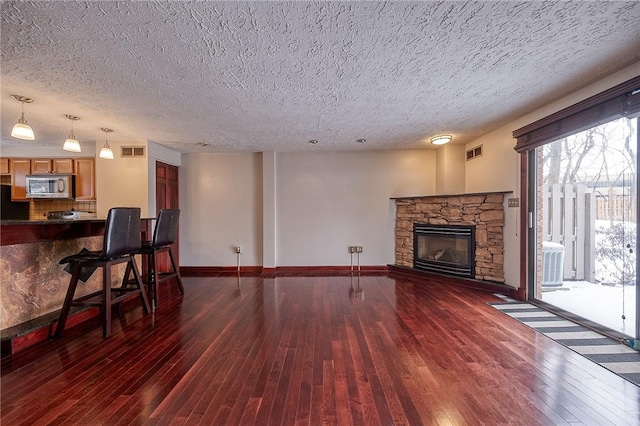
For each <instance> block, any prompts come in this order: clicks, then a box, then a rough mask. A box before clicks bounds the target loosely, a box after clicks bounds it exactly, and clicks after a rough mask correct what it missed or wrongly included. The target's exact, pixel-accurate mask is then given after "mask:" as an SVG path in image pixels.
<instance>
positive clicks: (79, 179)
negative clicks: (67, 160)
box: [74, 158, 96, 201]
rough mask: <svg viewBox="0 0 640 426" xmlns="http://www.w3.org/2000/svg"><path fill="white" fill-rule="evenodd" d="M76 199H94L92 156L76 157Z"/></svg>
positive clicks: (94, 184) (94, 182)
mask: <svg viewBox="0 0 640 426" xmlns="http://www.w3.org/2000/svg"><path fill="white" fill-rule="evenodd" d="M74 163H75V171H76V200H78V201H86V200H95V199H96V172H95V160H94V159H93V158H76V159H75V160H74Z"/></svg>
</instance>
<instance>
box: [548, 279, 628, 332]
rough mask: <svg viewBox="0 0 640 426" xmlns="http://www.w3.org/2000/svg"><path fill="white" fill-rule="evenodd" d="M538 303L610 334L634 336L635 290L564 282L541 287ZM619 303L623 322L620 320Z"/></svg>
mask: <svg viewBox="0 0 640 426" xmlns="http://www.w3.org/2000/svg"><path fill="white" fill-rule="evenodd" d="M623 293H624V298H623ZM542 300H543V301H544V302H546V303H551V304H552V305H555V306H557V307H559V308H561V309H564V310H566V311H569V312H571V313H574V314H576V315H580V316H581V317H583V318H586V319H588V320H590V321H593V322H596V323H598V324H602V325H604V326H605V327H608V328H610V329H612V330H615V331H619V332H622V333H624V334H626V335H629V336H635V324H636V287H635V286H624V289H623V286H621V285H617V286H615V287H611V286H606V285H600V284H593V283H590V282H588V281H565V282H563V284H562V287H555V288H547V287H545V288H544V291H543V292H542ZM623 300H624V314H625V316H626V319H625V320H623V319H622V312H623V308H622V305H623Z"/></svg>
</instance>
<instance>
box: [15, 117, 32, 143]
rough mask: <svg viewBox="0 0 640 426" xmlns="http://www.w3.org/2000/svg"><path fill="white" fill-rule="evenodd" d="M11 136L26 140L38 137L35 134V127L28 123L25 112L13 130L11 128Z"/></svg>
mask: <svg viewBox="0 0 640 426" xmlns="http://www.w3.org/2000/svg"><path fill="white" fill-rule="evenodd" d="M11 136H12V137H14V138H16V139H22V140H25V141H33V140H35V139H36V136H35V135H34V134H33V129H32V128H31V126H29V125H28V124H27V121H26V120H25V119H24V114H23V115H22V117H21V118H19V119H18V122H17V123H16V124H15V126H13V130H11Z"/></svg>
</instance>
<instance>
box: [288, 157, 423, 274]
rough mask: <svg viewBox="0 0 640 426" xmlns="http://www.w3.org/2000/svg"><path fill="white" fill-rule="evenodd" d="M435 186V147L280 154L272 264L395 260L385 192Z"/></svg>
mask: <svg viewBox="0 0 640 426" xmlns="http://www.w3.org/2000/svg"><path fill="white" fill-rule="evenodd" d="M434 191H435V152H434V151H369V152H322V153H279V154H278V167H277V197H278V198H277V206H278V215H277V242H276V244H277V253H278V254H277V258H278V266H322V265H325V266H332V265H349V264H350V255H349V253H348V252H347V247H348V246H350V245H359V246H363V253H362V254H361V255H360V263H361V265H386V264H389V263H393V262H394V235H393V234H394V227H395V204H394V202H393V200H390V199H389V198H390V197H400V196H411V195H431V194H433V193H434Z"/></svg>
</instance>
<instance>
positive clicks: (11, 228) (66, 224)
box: [0, 219, 153, 355]
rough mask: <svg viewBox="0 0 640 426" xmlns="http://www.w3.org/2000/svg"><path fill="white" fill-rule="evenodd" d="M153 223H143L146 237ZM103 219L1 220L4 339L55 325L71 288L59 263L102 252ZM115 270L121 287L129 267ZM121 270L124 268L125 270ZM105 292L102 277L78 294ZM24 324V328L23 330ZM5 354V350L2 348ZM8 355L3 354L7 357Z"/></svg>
mask: <svg viewBox="0 0 640 426" xmlns="http://www.w3.org/2000/svg"><path fill="white" fill-rule="evenodd" d="M151 220H153V219H143V220H142V229H143V233H142V234H143V235H142V238H143V239H144V238H145V237H146V235H149V234H148V232H149V229H150V224H151ZM104 227H105V219H78V220H2V221H0V294H1V296H2V297H1V298H0V330H1V332H2V337H3V339H6V338H7V336H8V335H12V334H16V333H17V332H16V331H15V330H20V329H21V328H24V329H25V330H26V331H28V330H29V329H33V328H35V327H38V326H40V325H41V324H40V323H49V324H50V323H51V321H52V319H51V318H52V317H56V313H57V311H58V310H59V309H60V308H61V307H62V303H63V301H64V297H65V295H66V291H67V286H68V285H69V279H70V275H69V273H68V272H66V271H65V270H64V269H65V267H66V266H67V265H60V264H59V263H58V262H59V261H60V259H62V258H63V257H65V256H68V255H71V254H74V253H77V252H79V251H80V250H82V249H83V248H86V249H88V250H100V249H102V235H103V233H104ZM120 266H121V268H120V267H117V268H114V272H113V276H112V282H114V283H115V282H117V283H119V282H120V280H121V279H122V275H123V273H124V267H125V265H124V264H123V265H120ZM121 269H122V270H121ZM101 288H102V280H101V274H93V275H92V276H91V277H90V278H89V279H88V280H87V281H86V283H84V284H81V285H79V286H78V289H77V292H76V296H78V297H79V296H82V295H85V294H90V293H93V292H96V291H98V290H100V289H101ZM21 326H22V327H21ZM3 352H5V351H4V350H3ZM3 355H4V353H3Z"/></svg>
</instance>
